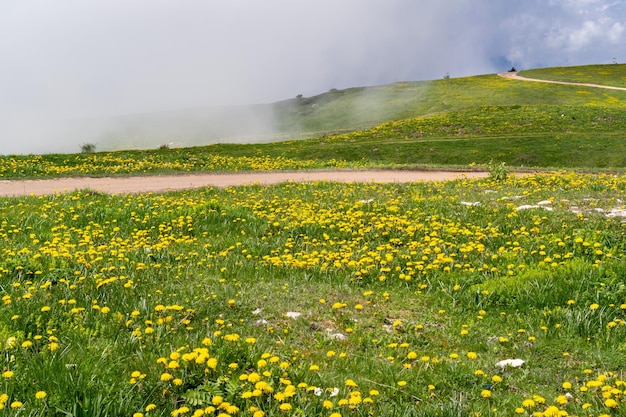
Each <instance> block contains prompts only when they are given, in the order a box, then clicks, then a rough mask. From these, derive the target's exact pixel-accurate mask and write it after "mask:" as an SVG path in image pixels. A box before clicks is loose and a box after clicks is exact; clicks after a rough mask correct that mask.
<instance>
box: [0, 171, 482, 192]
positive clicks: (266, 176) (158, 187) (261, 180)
mask: <svg viewBox="0 0 626 417" xmlns="http://www.w3.org/2000/svg"><path fill="white" fill-rule="evenodd" d="M486 176H488V173H486V172H454V171H399V170H381V171H378V170H369V171H294V172H282V171H281V172H246V173H235V174H233V173H229V174H193V175H155V176H143V177H118V178H55V179H46V180H24V181H6V180H5V181H0V196H3V197H11V196H20V195H31V194H32V195H46V194H54V193H58V192H70V191H75V190H81V189H86V188H89V189H91V190H97V191H102V192H106V193H112V194H116V193H146V192H161V191H168V190H182V189H192V188H199V187H204V186H214V187H229V186H233V185H251V184H262V185H269V184H277V183H280V182H287V181H294V182H302V181H336V182H398V183H400V182H414V181H446V180H453V179H458V178H483V177H486Z"/></svg>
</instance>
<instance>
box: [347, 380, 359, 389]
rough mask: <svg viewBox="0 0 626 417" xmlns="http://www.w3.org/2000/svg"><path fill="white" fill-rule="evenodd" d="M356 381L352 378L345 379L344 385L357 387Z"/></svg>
mask: <svg viewBox="0 0 626 417" xmlns="http://www.w3.org/2000/svg"><path fill="white" fill-rule="evenodd" d="M357 386H358V385H357V383H356V382H354V381H353V380H352V379H346V387H357Z"/></svg>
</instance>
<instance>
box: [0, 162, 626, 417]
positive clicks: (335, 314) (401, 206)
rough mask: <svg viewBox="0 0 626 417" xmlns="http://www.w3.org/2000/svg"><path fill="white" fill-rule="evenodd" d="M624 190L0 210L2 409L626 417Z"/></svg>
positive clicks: (301, 191) (455, 187) (277, 192)
mask: <svg viewBox="0 0 626 417" xmlns="http://www.w3.org/2000/svg"><path fill="white" fill-rule="evenodd" d="M625 194H626V177H625V176H611V175H575V174H571V173H560V174H551V175H539V176H528V177H516V176H512V175H509V176H508V177H507V178H506V179H501V180H497V179H483V180H463V179H461V180H457V181H451V182H445V183H415V184H376V183H366V184H358V183H352V184H334V183H326V182H316V183H287V184H281V185H276V186H272V187H261V186H245V187H232V188H227V189H215V188H205V189H202V190H194V191H185V192H172V193H164V194H154V193H150V194H142V195H106V194H101V193H96V192H91V191H88V190H85V191H81V192H74V193H69V194H56V195H52V196H41V197H20V198H3V199H0V242H2V245H1V246H0V298H1V300H2V303H3V308H2V309H0V361H2V363H1V367H2V375H1V383H2V385H1V386H0V406H1V407H0V415H6V416H13V415H29V416H47V415H66V416H69V415H72V416H79V415H89V416H105V415H106V416H111V415H126V416H135V417H140V416H202V415H207V416H221V417H225V416H255V417H260V416H263V415H266V416H296V415H316V416H328V417H331V416H332V417H339V416H369V415H385V416H408V415H412V416H450V415H454V416H475V415H481V416H511V415H515V414H519V415H528V416H530V415H533V416H557V415H559V416H567V415H569V416H575V415H578V416H583V415H584V416H588V415H594V416H599V415H608V416H612V415H621V414H623V413H624V412H625V411H626V399H625V398H626V397H624V396H623V390H624V381H625V377H624V375H623V358H624V354H625V353H626V345H625V344H624V340H625V337H626V285H625V282H624V277H625V276H626V260H625V259H624V251H625V249H626V248H625V243H624V242H626V239H625V236H624V234H625V232H626V226H625V223H624V222H623V221H622V220H621V218H620V217H618V215H619V214H620V213H622V212H620V211H619V209H623V208H624V207H623V204H624V203H623V199H624V195H625ZM508 359H520V360H523V361H524V363H523V365H521V366H516V367H514V366H508V367H507V366H499V365H497V364H498V363H499V362H501V361H503V360H508ZM517 363H519V362H517Z"/></svg>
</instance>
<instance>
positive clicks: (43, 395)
mask: <svg viewBox="0 0 626 417" xmlns="http://www.w3.org/2000/svg"><path fill="white" fill-rule="evenodd" d="M47 395H48V394H47V393H46V391H37V392H36V393H35V398H36V399H38V400H43V399H44V398H46V396H47Z"/></svg>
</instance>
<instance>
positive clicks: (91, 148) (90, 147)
mask: <svg viewBox="0 0 626 417" xmlns="http://www.w3.org/2000/svg"><path fill="white" fill-rule="evenodd" d="M80 151H81V152H82V153H93V152H95V151H96V144H95V143H83V144H82V145H80Z"/></svg>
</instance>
